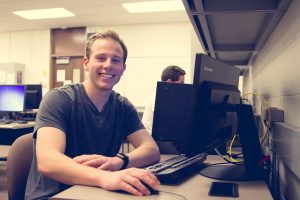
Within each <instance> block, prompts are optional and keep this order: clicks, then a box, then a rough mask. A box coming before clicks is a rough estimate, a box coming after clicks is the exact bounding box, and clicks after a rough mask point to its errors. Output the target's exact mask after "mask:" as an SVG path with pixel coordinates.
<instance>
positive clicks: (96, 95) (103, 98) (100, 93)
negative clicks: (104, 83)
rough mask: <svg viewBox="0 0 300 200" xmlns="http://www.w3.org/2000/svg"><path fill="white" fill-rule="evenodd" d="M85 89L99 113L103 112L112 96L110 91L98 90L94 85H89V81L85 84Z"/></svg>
mask: <svg viewBox="0 0 300 200" xmlns="http://www.w3.org/2000/svg"><path fill="white" fill-rule="evenodd" d="M83 85H84V89H85V91H86V93H87V95H88V97H89V98H90V100H91V101H92V102H93V104H94V105H95V106H96V108H97V109H98V111H99V112H102V111H103V108H104V105H105V104H106V102H107V101H108V99H109V96H110V94H111V90H110V91H106V90H100V89H99V88H96V87H95V86H94V85H92V84H91V83H89V82H88V81H87V82H85V83H84V84H83Z"/></svg>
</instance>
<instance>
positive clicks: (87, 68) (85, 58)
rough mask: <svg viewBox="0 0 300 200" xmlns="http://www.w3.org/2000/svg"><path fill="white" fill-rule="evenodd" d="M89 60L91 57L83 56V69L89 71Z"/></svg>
mask: <svg viewBox="0 0 300 200" xmlns="http://www.w3.org/2000/svg"><path fill="white" fill-rule="evenodd" d="M88 62H89V59H88V58H87V57H83V59H82V65H83V69H84V70H85V71H89V67H88Z"/></svg>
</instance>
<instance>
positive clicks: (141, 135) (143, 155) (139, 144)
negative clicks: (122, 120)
mask: <svg viewBox="0 0 300 200" xmlns="http://www.w3.org/2000/svg"><path fill="white" fill-rule="evenodd" d="M127 140H128V141H129V143H131V144H132V145H133V146H134V148H135V149H134V150H133V151H132V152H130V153H128V154H127V155H128V156H129V163H128V166H127V168H130V167H143V166H146V165H149V164H152V163H155V162H158V161H159V160H160V153H159V149H158V147H157V145H156V143H155V142H154V140H153V138H152V137H151V136H150V135H149V133H148V132H147V131H146V129H141V130H138V131H136V132H134V133H132V134H130V135H129V136H128V137H127ZM74 160H75V161H76V162H77V163H80V164H83V165H87V166H91V167H94V168H98V169H105V170H112V171H116V170H119V169H120V168H121V166H122V165H123V161H122V160H121V159H120V158H118V157H106V156H103V155H96V154H93V155H80V156H77V157H75V158H74Z"/></svg>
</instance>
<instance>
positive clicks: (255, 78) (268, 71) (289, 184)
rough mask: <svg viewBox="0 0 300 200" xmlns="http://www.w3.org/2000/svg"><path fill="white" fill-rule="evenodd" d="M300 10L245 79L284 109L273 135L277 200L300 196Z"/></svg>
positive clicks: (296, 6)
mask: <svg viewBox="0 0 300 200" xmlns="http://www.w3.org/2000/svg"><path fill="white" fill-rule="evenodd" d="M299 10H300V1H299V0H294V1H293V2H292V4H291V6H290V7H289V9H288V10H287V12H286V14H285V16H284V17H283V18H282V20H281V21H280V23H279V24H278V26H277V28H276V29H275V31H274V32H273V33H272V35H271V37H270V38H269V40H268V41H267V43H266V44H265V46H264V47H263V49H262V51H261V52H260V53H259V56H258V57H257V59H256V61H255V62H254V63H253V66H251V71H250V72H249V73H248V75H247V76H246V77H245V80H246V83H245V87H244V88H247V89H248V90H251V88H253V92H257V93H260V94H263V95H264V96H266V97H268V100H269V101H270V102H271V105H272V106H274V107H278V108H282V109H284V118H285V122H284V123H283V124H280V123H279V124H276V126H274V127H275V128H273V130H272V133H271V138H272V139H273V141H274V144H273V145H275V146H272V147H271V149H272V152H271V153H272V156H273V158H275V160H274V162H273V167H274V170H275V176H278V177H277V178H276V177H275V179H277V180H280V181H278V183H280V185H279V186H277V187H276V188H275V189H277V191H276V192H275V194H276V196H275V199H297V198H295V197H299V196H300V192H299V190H298V189H299V188H300V174H299V172H296V171H295V170H294V169H299V168H300V163H299V162H295V161H296V160H298V159H299V155H298V154H296V153H295V152H297V148H298V147H299V146H300V140H299V135H300V129H299V128H300V109H299V107H300V87H299V85H300V78H299V75H300V60H299V56H300V53H299V52H300V26H299V24H300V12H299ZM286 127H292V129H291V128H286ZM290 130H293V131H290ZM282 136H285V137H282ZM284 138H285V140H282V139H284ZM281 141H283V142H281ZM291 142H292V143H293V145H290V144H291ZM276 146H277V147H276ZM278 146H279V147H280V148H278ZM282 152H285V154H283V153H282ZM287 161H288V162H287ZM278 166H280V167H278ZM273 178H274V177H273ZM273 180H274V179H273ZM297 188H298V189H297ZM298 199H299V198H298Z"/></svg>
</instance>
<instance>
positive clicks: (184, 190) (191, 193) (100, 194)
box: [50, 156, 273, 200]
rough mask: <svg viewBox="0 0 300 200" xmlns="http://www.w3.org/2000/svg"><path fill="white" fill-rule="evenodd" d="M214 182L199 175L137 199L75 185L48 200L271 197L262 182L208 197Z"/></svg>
mask: <svg viewBox="0 0 300 200" xmlns="http://www.w3.org/2000/svg"><path fill="white" fill-rule="evenodd" d="M215 159H218V158H216V156H209V158H208V162H210V163H211V162H212V161H213V162H215V161H214V160H215ZM213 181H219V180H214V179H210V178H206V177H204V176H201V175H199V174H197V175H195V176H193V177H191V178H189V179H188V180H186V181H184V182H182V183H180V184H178V185H161V186H160V188H159V191H160V193H159V195H151V196H143V197H137V196H133V195H129V194H122V193H117V192H113V191H106V190H103V189H101V188H97V187H89V186H81V185H75V186H73V187H71V188H69V189H67V190H65V191H63V192H61V193H59V194H57V195H55V196H54V197H53V198H50V199H82V200H88V199H113V200H118V199H122V200H144V199H147V200H149V199H152V200H169V199H170V200H171V199H172V200H177V199H178V200H200V199H201V200H206V199H217V200H221V199H243V200H252V199H255V198H256V197H257V199H264V200H268V199H270V200H272V199H273V198H272V196H271V194H270V192H269V189H268V187H267V185H266V183H265V182H264V181H251V182H236V183H238V184H239V198H227V197H226V198H222V197H221V198H220V197H212V196H208V191H209V188H210V186H211V183H212V182H213Z"/></svg>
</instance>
